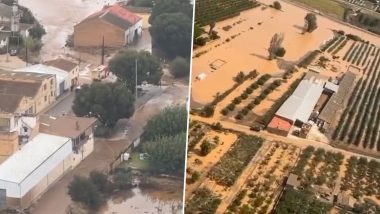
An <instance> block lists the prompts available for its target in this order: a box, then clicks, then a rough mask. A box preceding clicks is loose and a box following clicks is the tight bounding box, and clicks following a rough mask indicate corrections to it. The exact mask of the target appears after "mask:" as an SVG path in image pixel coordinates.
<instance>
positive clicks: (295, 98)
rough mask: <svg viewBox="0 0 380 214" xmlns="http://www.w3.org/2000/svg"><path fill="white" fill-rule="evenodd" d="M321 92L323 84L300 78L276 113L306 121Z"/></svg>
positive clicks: (291, 118) (290, 118)
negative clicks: (294, 88)
mask: <svg viewBox="0 0 380 214" xmlns="http://www.w3.org/2000/svg"><path fill="white" fill-rule="evenodd" d="M322 92H323V85H322V84H321V83H315V82H313V81H309V80H302V81H301V82H300V84H299V85H298V86H297V88H296V90H295V91H294V92H293V94H292V95H291V96H290V97H289V98H288V99H287V100H286V101H285V102H284V104H283V105H282V106H281V107H280V109H279V110H278V111H277V112H276V115H278V116H281V117H284V118H286V119H289V120H291V121H293V122H295V121H296V120H300V121H302V122H304V123H306V122H307V121H308V119H309V117H310V114H311V113H312V112H313V109H314V106H315V105H316V104H317V102H318V99H319V97H320V96H321V94H322Z"/></svg>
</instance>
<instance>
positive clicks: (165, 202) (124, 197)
mask: <svg viewBox="0 0 380 214" xmlns="http://www.w3.org/2000/svg"><path fill="white" fill-rule="evenodd" d="M100 213H104V214H105V213H112V214H122V213H147V214H148V213H152V214H153V213H165V214H170V213H173V214H177V213H178V214H179V213H182V202H181V200H177V199H174V198H173V197H171V196H168V195H165V193H159V194H158V195H157V194H156V193H155V192H154V190H152V189H150V190H143V189H140V188H133V189H132V190H130V191H127V192H123V193H122V194H118V195H116V196H114V197H113V198H112V199H110V200H109V201H108V202H107V205H106V206H105V207H104V208H102V210H101V212H100Z"/></svg>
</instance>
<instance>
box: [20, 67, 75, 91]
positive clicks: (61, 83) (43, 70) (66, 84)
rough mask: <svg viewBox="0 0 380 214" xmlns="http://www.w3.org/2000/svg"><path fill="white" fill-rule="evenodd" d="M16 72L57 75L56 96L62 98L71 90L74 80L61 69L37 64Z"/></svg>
mask: <svg viewBox="0 0 380 214" xmlns="http://www.w3.org/2000/svg"><path fill="white" fill-rule="evenodd" d="M15 72H30V73H39V74H52V75H55V77H56V81H57V89H56V96H57V97H59V96H61V95H62V94H63V93H64V92H66V91H67V90H69V89H70V87H71V82H72V80H71V79H70V75H69V73H67V72H66V71H64V70H61V69H59V68H55V67H52V66H47V65H43V64H37V65H32V66H28V67H25V68H19V69H16V70H15Z"/></svg>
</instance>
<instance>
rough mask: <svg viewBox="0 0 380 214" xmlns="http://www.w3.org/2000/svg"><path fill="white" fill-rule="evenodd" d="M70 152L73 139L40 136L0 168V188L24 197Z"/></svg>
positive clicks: (18, 196) (15, 195) (9, 193)
mask: <svg viewBox="0 0 380 214" xmlns="http://www.w3.org/2000/svg"><path fill="white" fill-rule="evenodd" d="M71 152H72V142H71V139H70V138H65V137H59V136H54V135H49V134H42V133H40V134H38V135H37V136H36V137H34V138H33V139H32V140H31V141H30V142H28V143H27V144H26V145H25V146H24V147H22V148H21V150H19V151H17V152H16V153H14V154H13V155H12V156H10V157H9V158H8V159H7V160H5V161H4V162H3V163H2V164H1V165H0V189H6V190H7V197H14V198H21V197H23V196H24V195H25V194H26V193H28V192H29V191H30V190H31V189H32V188H33V187H34V186H35V185H36V184H38V183H39V182H40V181H41V179H43V178H44V177H45V176H46V175H47V174H49V173H50V171H51V170H52V169H54V168H55V167H56V166H57V165H58V164H60V163H61V162H62V161H63V160H65V159H66V158H67V156H68V155H70V154H71Z"/></svg>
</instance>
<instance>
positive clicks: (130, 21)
mask: <svg viewBox="0 0 380 214" xmlns="http://www.w3.org/2000/svg"><path fill="white" fill-rule="evenodd" d="M98 18H99V19H102V20H104V21H106V22H108V23H110V24H112V25H114V26H117V27H119V28H121V29H123V30H127V29H128V28H130V27H131V26H132V25H134V24H136V23H137V22H138V21H140V20H141V19H142V18H141V17H140V16H138V15H136V14H134V13H132V12H130V11H129V10H127V9H126V8H124V7H122V6H120V5H119V4H114V5H112V6H106V7H104V8H103V10H101V11H98V12H96V13H93V14H92V15H90V16H88V17H87V18H85V19H84V20H83V21H82V22H80V23H79V24H82V23H85V22H87V21H89V20H93V19H98Z"/></svg>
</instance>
